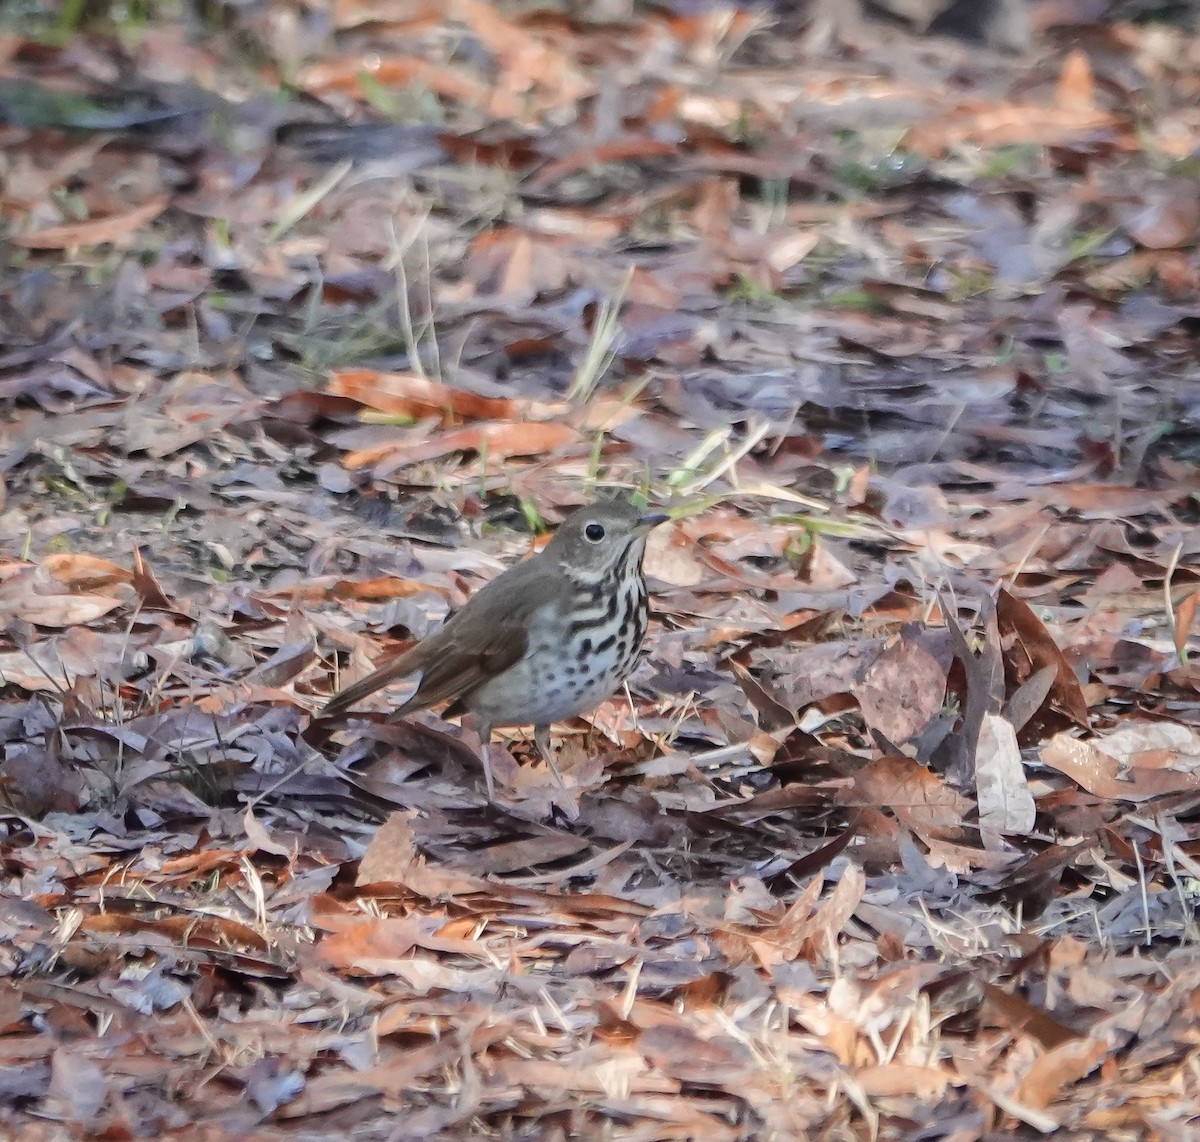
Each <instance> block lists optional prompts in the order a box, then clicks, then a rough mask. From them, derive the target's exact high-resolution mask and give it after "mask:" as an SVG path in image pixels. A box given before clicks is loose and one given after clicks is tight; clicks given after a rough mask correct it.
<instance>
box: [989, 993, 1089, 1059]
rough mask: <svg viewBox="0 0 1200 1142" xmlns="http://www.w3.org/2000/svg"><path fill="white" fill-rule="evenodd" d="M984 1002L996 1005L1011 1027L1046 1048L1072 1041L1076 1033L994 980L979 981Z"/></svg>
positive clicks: (998, 1011) (1077, 1035)
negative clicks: (994, 982) (981, 984)
mask: <svg viewBox="0 0 1200 1142" xmlns="http://www.w3.org/2000/svg"><path fill="white" fill-rule="evenodd" d="M983 990H984V994H985V995H986V996H987V1000H988V1002H989V1003H990V1004H991V1005H992V1006H993V1007H994V1008H995V1009H996V1011H997V1013H998V1014H999V1015H1000V1016H1001V1017H1002V1018H1003V1019H1004V1021H1005V1023H1007V1024H1008V1025H1009V1027H1011V1028H1012V1029H1013V1030H1014V1031H1019V1032H1022V1033H1023V1034H1026V1035H1031V1036H1032V1037H1033V1038H1034V1039H1036V1040H1037V1042H1038V1043H1039V1044H1040V1045H1041V1046H1042V1047H1046V1048H1055V1047H1059V1046H1062V1045H1063V1044H1065V1043H1071V1042H1074V1041H1075V1040H1076V1039H1077V1038H1078V1037H1079V1033H1078V1032H1077V1031H1073V1030H1072V1029H1071V1028H1070V1027H1067V1026H1065V1025H1064V1024H1063V1023H1060V1022H1059V1021H1058V1020H1057V1019H1055V1018H1054V1016H1052V1015H1050V1014H1049V1013H1048V1012H1046V1011H1043V1010H1042V1009H1041V1008H1040V1007H1035V1006H1034V1005H1033V1004H1031V1003H1029V1002H1027V1001H1026V1000H1024V999H1022V998H1021V997H1020V996H1018V995H1013V994H1011V993H1010V992H1007V991H1005V990H1004V989H1003V988H999V987H996V986H995V985H994V984H990V983H985V984H984V985H983Z"/></svg>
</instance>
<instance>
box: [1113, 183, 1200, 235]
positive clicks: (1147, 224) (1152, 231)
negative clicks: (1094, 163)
mask: <svg viewBox="0 0 1200 1142" xmlns="http://www.w3.org/2000/svg"><path fill="white" fill-rule="evenodd" d="M1122 223H1123V225H1124V227H1125V229H1126V231H1127V232H1128V233H1129V236H1130V237H1131V238H1132V239H1133V240H1134V241H1135V242H1137V243H1138V245H1139V246H1142V247H1144V248H1145V249H1147V250H1174V249H1179V248H1180V247H1184V246H1193V245H1195V243H1196V237H1197V233H1198V232H1200V201H1198V200H1197V198H1196V194H1195V188H1194V187H1193V186H1192V185H1191V184H1190V183H1189V182H1170V183H1167V184H1165V185H1164V186H1159V187H1155V188H1153V189H1152V190H1151V191H1150V192H1149V193H1148V194H1147V195H1146V198H1145V201H1144V202H1143V203H1142V204H1141V205H1140V206H1138V207H1136V208H1134V209H1131V210H1129V211H1127V212H1126V213H1125V215H1124V216H1123V217H1122Z"/></svg>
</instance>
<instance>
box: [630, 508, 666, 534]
mask: <svg viewBox="0 0 1200 1142" xmlns="http://www.w3.org/2000/svg"><path fill="white" fill-rule="evenodd" d="M670 518H671V517H670V516H669V515H667V513H666V512H648V513H647V514H646V515H644V516H642V517H641V518H640V519H639V520H638V521H637V526H638V531H649V530H650V529H651V528H652V527H658V525H659V524H660V523H666V522H667V520H669V519H670Z"/></svg>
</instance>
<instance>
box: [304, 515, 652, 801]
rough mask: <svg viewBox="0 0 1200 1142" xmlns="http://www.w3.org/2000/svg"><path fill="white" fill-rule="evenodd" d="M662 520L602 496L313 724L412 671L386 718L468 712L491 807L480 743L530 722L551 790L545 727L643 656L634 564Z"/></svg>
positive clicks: (605, 692) (586, 705)
mask: <svg viewBox="0 0 1200 1142" xmlns="http://www.w3.org/2000/svg"><path fill="white" fill-rule="evenodd" d="M669 518H670V517H669V516H668V515H667V514H666V513H662V512H643V511H641V510H640V509H638V508H637V507H635V506H634V505H633V504H632V503H631V502H630V501H629V500H627V499H625V498H624V497H623V496H619V495H616V496H613V495H610V496H607V497H604V498H601V499H599V500H597V501H596V502H595V503H593V504H590V505H588V506H585V507H582V508H579V509H578V510H576V511H574V512H572V513H571V514H570V515H569V516H567V518H566V519H565V520H563V522H562V523H561V524H560V525H559V527H558V529H557V531H556V532H555V533H554V535H553V536H552V537H551V539H550V541H549V542H548V543H547V544H546V546H545V547H544V548H543V549H542V550H541V551H540V552H539V553H538V554H536V555H532V556H530V557H529V558H527V559H523V560H521V561H520V562H519V563H516V564H514V565H513V566H511V567H509V568H508V569H507V570H506V571H504V572H502V573H501V574H500V575H498V576H497V577H496V578H495V579H493V580H491V581H490V582H489V583H487V584H485V585H484V586H483V587H481V588H480V589H479V590H478V591H476V592H475V594H473V595H472V596H471V597H470V598H469V599H468V600H467V602H466V603H465V604H463V606H462V607H461V608H460V609H459V610H458V611H456V612H455V613H454V614H453V615H451V616H450V618H449V619H447V620H446V622H445V623H444V624H443V625H442V626H441V627H439V628H438V629H437V630H436V631H434V632H433V633H432V634H430V635H428V636H426V637H425V638H423V639H422V640H421V641H420V642H418V643H416V644H415V645H414V646H411V647H410V648H409V649H407V650H405V651H403V652H402V653H401V654H399V655H397V656H396V657H395V658H393V659H391V660H390V661H388V662H385V663H383V664H382V665H381V666H379V667H378V668H377V669H376V670H374V671H372V673H370V674H368V675H367V676H366V677H364V678H362V679H360V680H359V681H357V682H354V683H351V685H349V686H347V687H345V688H344V689H343V690H340V691H338V692H337V693H336V694H334V695H333V696H332V697H331V698H330V699H329V701H328V702H326V704H325V706H324V707H323V709H322V710H321V711H320V714H319V717H320V718H322V719H324V718H331V717H336V716H338V715H340V714H343V713H345V712H346V711H347V710H349V709H350V708H351V707H352V706H354V705H356V704H357V703H358V702H360V701H361V700H362V699H363V698H366V697H367V696H368V695H370V694H374V693H375V692H376V691H377V690H380V689H382V688H383V687H385V686H387V685H388V684H389V683H391V682H394V681H396V680H397V679H400V678H404V677H406V676H408V675H410V674H415V673H417V672H418V671H419V672H420V675H421V677H420V682H419V684H418V686H417V689H416V691H415V692H414V693H413V694H412V696H411V697H410V698H409V699H408V700H407V701H406V702H404V703H403V704H402V705H401V706H399V707H398V708H397V709H396V710H395V711H394V713H393V716H394V717H399V716H402V715H405V714H412V713H416V712H417V711H419V710H424V709H427V708H428V707H430V706H435V705H437V704H439V703H441V702H450V703H451V704H450V706H449V707H448V708H447V709H446V710H445V711H444V713H445V715H446V716H448V717H452V716H455V715H457V714H462V713H470V714H473V715H474V716H475V717H476V719H477V720H478V728H479V737H480V741H481V743H482V746H483V749H482V762H483V771H484V780H485V782H486V785H487V795H488V800H489V801H494V800H495V781H494V778H493V775H492V769H491V764H490V763H489V761H488V756H487V753H488V750H487V747H488V743H489V742H490V740H491V735H492V730H493V728H494V727H497V726H516V725H531V724H532V725H533V727H534V744H535V745H536V746H537V748H538V751H539V753H541V755H542V757H543V758H544V759H545V760H546V762H547V763H548V765H549V766H550V768H551V770H552V771H553V773H554V774H555V776H556V777H557V778H558V780H559V781H560V783H561V780H562V778H561V776H560V775H559V773H558V768H557V766H556V765H555V763H554V754H553V752H552V750H551V746H550V725H551V723H553V722H557V721H560V720H562V719H563V718H570V717H574V716H575V715H576V714H580V713H582V712H583V711H585V710H588V709H591V708H592V707H593V706H595V705H597V704H598V703H600V702H602V701H603V700H604V699H605V698H608V697H609V696H610V695H612V694H613V693H614V692H615V691H616V689H617V688H618V687H619V686H620V685H621V683H622V682H624V681H625V679H626V678H627V677H628V676H629V675H630V673H631V672H632V671H633V669H634V667H635V666H636V665H637V661H638V658H639V657H640V655H641V649H642V642H643V640H644V638H645V635H646V626H647V622H648V617H649V604H648V600H647V594H646V580H645V577H644V575H643V573H642V557H643V554H644V553H645V549H646V539H647V537H648V536H649V534H650V532H651V531H652V530H653V529H654V528H655V527H657V526H658V525H659V524H661V523H664V522H665V521H666V520H667V519H669Z"/></svg>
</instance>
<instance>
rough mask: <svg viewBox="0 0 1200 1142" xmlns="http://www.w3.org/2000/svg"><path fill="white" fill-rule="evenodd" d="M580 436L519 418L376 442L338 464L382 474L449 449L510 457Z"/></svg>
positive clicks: (578, 442) (575, 441)
mask: <svg viewBox="0 0 1200 1142" xmlns="http://www.w3.org/2000/svg"><path fill="white" fill-rule="evenodd" d="M583 442H584V441H583V437H582V436H581V435H580V434H579V432H577V431H576V430H575V429H574V428H571V427H569V426H567V425H565V424H554V423H551V422H547V421H536V422H530V423H522V422H520V421H507V422H497V421H489V422H487V423H484V424H478V425H472V426H471V427H469V428H458V429H453V430H451V431H449V432H442V433H437V434H435V435H434V436H432V437H430V438H427V439H424V440H412V441H405V442H404V443H395V444H380V445H377V446H376V447H374V448H369V449H365V450H363V451H359V452H349V453H347V454H346V456H345V457H344V458H343V460H342V463H343V464H344V465H345V466H346V467H347V468H363V467H366V466H367V465H374V466H375V474H376V475H377V476H379V477H384V476H388V475H390V474H391V473H392V472H395V471H396V470H397V469H399V468H403V467H405V466H407V465H409V464H419V463H423V462H424V461H426V460H433V459H436V458H437V457H439V456H447V455H449V454H450V453H453V452H481V453H484V454H485V455H486V456H487V457H488V459H489V460H494V461H499V460H508V459H511V458H512V457H514V456H540V455H544V454H546V453H549V452H555V451H557V450H559V449H561V448H566V447H567V446H568V445H582V444H583Z"/></svg>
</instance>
